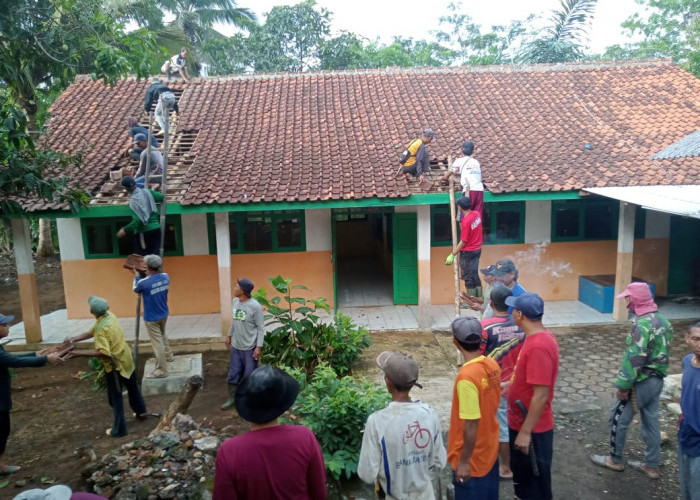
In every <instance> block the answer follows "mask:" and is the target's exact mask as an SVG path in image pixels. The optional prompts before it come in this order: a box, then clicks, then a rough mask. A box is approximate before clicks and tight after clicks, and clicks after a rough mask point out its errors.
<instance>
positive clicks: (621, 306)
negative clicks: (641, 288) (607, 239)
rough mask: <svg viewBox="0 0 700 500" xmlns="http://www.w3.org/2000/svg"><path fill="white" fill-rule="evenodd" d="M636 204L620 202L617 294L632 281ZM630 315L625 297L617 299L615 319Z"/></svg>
mask: <svg viewBox="0 0 700 500" xmlns="http://www.w3.org/2000/svg"><path fill="white" fill-rule="evenodd" d="M636 208H637V207H636V205H634V204H632V203H625V202H624V201H621V202H620V219H619V224H618V229H617V265H616V266H615V295H617V294H618V293H622V292H623V291H624V289H625V287H626V286H627V285H628V284H629V283H630V282H631V281H632V264H633V262H634V259H633V255H634V212H635V209H636ZM627 317H628V313H627V308H626V307H625V299H615V302H614V304H613V319H614V320H615V321H626V320H627Z"/></svg>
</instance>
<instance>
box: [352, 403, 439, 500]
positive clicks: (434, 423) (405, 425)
mask: <svg viewBox="0 0 700 500" xmlns="http://www.w3.org/2000/svg"><path fill="white" fill-rule="evenodd" d="M362 447H363V448H365V447H375V448H376V453H374V454H372V456H373V457H374V459H372V458H369V459H368V460H362V457H361V460H360V464H359V466H358V470H357V473H358V475H359V476H360V479H362V480H363V481H365V482H367V483H372V482H373V481H375V480H377V479H378V480H379V483H380V484H381V485H382V488H383V490H384V492H385V493H386V494H387V495H388V496H387V498H400V499H421V500H429V499H433V498H435V496H434V493H433V486H432V482H431V478H432V477H433V475H434V474H436V473H437V472H438V471H439V470H440V469H441V468H442V466H443V465H444V463H445V447H444V444H443V442H442V434H441V431H440V419H439V417H438V416H437V413H435V410H433V409H432V408H431V407H430V406H429V405H428V404H426V403H422V402H420V401H412V402H396V401H393V402H391V403H389V406H388V407H387V408H385V409H383V410H379V411H377V412H375V413H373V414H372V415H370V416H369V418H368V419H367V424H366V425H365V433H364V435H363V445H362ZM379 458H381V463H380V462H377V460H378V459H379Z"/></svg>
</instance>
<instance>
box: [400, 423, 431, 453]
mask: <svg viewBox="0 0 700 500" xmlns="http://www.w3.org/2000/svg"><path fill="white" fill-rule="evenodd" d="M411 438H413V442H414V444H415V445H416V448H418V449H421V450H422V449H423V448H425V447H426V446H428V445H429V444H430V439H431V436H430V431H429V430H428V429H425V428H423V427H421V426H420V424H419V423H418V420H416V421H415V422H413V423H412V424H408V426H407V428H406V432H404V434H403V444H406V443H407V442H408V441H409V440H410V439H411Z"/></svg>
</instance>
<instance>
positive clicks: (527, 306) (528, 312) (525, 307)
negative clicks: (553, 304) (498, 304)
mask: <svg viewBox="0 0 700 500" xmlns="http://www.w3.org/2000/svg"><path fill="white" fill-rule="evenodd" d="M506 304H507V305H509V306H511V307H512V308H513V309H517V310H518V311H520V312H521V313H523V315H524V316H525V317H526V318H529V319H532V320H536V321H537V320H540V319H542V315H543V314H544V301H543V300H542V297H540V296H539V295H537V294H536V293H531V292H527V293H524V294H522V295H518V296H517V297H507V298H506Z"/></svg>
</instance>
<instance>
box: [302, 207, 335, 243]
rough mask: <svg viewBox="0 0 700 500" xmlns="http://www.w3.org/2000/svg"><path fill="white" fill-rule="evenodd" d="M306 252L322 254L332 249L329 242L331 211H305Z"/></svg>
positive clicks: (325, 209) (327, 209)
mask: <svg viewBox="0 0 700 500" xmlns="http://www.w3.org/2000/svg"><path fill="white" fill-rule="evenodd" d="M304 221H305V224H306V251H307V252H322V251H329V250H331V249H332V248H333V242H332V241H331V236H332V234H331V209H330V208H323V209H318V210H305V211H304Z"/></svg>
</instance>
